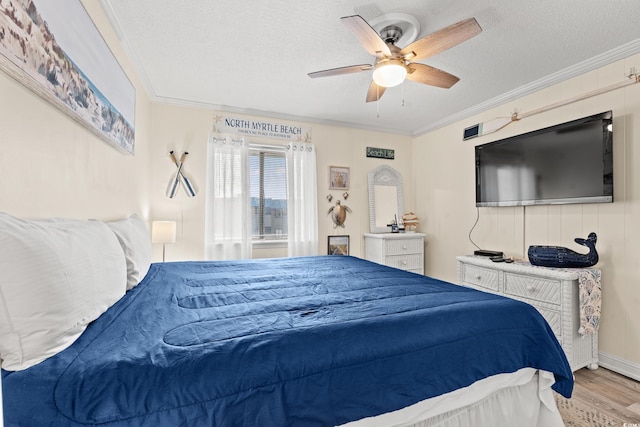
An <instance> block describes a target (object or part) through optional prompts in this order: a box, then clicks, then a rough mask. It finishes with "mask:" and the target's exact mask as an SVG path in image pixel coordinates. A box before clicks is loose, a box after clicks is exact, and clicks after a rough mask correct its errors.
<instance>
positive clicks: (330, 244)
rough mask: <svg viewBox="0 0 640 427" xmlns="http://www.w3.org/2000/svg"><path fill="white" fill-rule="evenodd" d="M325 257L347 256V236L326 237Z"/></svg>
mask: <svg viewBox="0 0 640 427" xmlns="http://www.w3.org/2000/svg"><path fill="white" fill-rule="evenodd" d="M327 255H349V236H348V235H344V236H328V238H327Z"/></svg>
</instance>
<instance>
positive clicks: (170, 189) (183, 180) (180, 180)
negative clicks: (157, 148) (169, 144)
mask: <svg viewBox="0 0 640 427" xmlns="http://www.w3.org/2000/svg"><path fill="white" fill-rule="evenodd" d="M188 155H189V153H188V152H187V151H185V152H184V153H182V156H180V161H178V160H177V159H176V156H175V154H173V151H169V158H170V159H171V161H172V162H173V164H174V165H176V167H177V168H178V170H177V171H176V174H175V175H174V177H173V178H171V180H169V185H168V186H167V192H166V194H167V197H168V198H170V199H173V198H174V197H175V196H176V193H177V192H178V187H180V186H182V188H184V191H185V193H187V196H188V197H193V196H195V195H196V193H197V190H196V187H195V186H194V185H193V184H192V183H191V180H190V179H189V178H187V177H186V176H185V174H184V161H185V160H186V158H187V156H188Z"/></svg>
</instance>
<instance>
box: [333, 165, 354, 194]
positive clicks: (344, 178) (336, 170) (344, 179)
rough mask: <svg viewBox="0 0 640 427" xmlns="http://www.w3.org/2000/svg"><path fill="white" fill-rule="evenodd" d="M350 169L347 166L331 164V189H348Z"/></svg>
mask: <svg viewBox="0 0 640 427" xmlns="http://www.w3.org/2000/svg"><path fill="white" fill-rule="evenodd" d="M350 182H351V173H350V169H349V168H348V167H346V166H329V190H348V189H349V184H350Z"/></svg>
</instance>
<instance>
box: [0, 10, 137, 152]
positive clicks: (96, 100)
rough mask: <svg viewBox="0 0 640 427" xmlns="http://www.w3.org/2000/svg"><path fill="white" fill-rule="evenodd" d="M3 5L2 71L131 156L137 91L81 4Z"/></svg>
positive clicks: (0, 29) (0, 22) (0, 19)
mask: <svg viewBox="0 0 640 427" xmlns="http://www.w3.org/2000/svg"><path fill="white" fill-rule="evenodd" d="M0 4H2V6H3V10H2V12H1V13H0V69H2V70H3V71H5V72H6V73H7V74H9V75H10V76H11V77H13V78H15V79H16V80H17V81H19V82H20V83H22V84H23V85H25V86H26V87H28V88H29V89H31V90H32V91H34V92H35V93H36V94H38V95H39V96H41V97H42V98H44V99H46V100H47V101H49V102H50V103H52V104H53V105H55V106H56V107H58V108H60V109H61V110H62V111H64V112H65V113H67V114H68V115H69V116H71V117H72V118H73V119H74V120H76V121H77V122H79V123H81V124H82V125H84V126H86V127H87V128H88V129H89V130H91V131H92V132H93V133H95V134H96V135H98V136H99V137H100V138H102V139H103V140H105V141H107V142H108V143H110V144H112V145H113V146H114V147H116V148H118V149H119V150H122V151H124V152H126V153H129V154H133V153H134V147H135V96H136V94H135V88H134V87H133V85H132V84H131V82H130V81H129V79H128V78H127V75H126V74H125V72H124V70H123V69H122V67H120V64H119V63H118V61H117V60H116V58H115V56H114V55H113V53H112V52H111V50H110V49H109V46H107V44H106V42H105V41H104V39H103V38H102V36H101V35H100V32H99V31H98V29H97V28H96V27H95V25H94V23H93V21H92V20H91V18H90V17H89V14H88V13H87V11H86V10H85V9H84V6H83V5H82V3H81V2H80V0H56V1H51V0H32V1H20V0H4V1H0Z"/></svg>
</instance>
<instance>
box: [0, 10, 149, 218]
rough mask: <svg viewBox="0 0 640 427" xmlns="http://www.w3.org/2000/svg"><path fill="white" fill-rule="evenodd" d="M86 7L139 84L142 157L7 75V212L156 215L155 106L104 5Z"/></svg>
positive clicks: (0, 106)
mask: <svg viewBox="0 0 640 427" xmlns="http://www.w3.org/2000/svg"><path fill="white" fill-rule="evenodd" d="M83 3H84V4H85V7H86V9H87V11H88V12H89V14H90V15H91V17H92V18H93V20H94V22H95V23H96V26H97V27H98V29H99V30H100V32H101V33H102V35H103V37H104V38H105V40H106V41H107V43H108V44H109V46H110V47H111V50H112V51H113V53H114V54H115V55H116V57H117V58H118V60H119V62H120V64H121V65H122V67H123V68H124V70H125V72H126V73H127V75H128V76H129V79H130V80H131V81H132V82H133V84H134V85H135V87H136V123H135V130H136V149H135V151H136V155H135V156H130V155H127V154H123V153H122V152H120V151H117V150H116V149H115V148H113V147H112V146H110V145H108V144H107V143H106V142H104V141H103V140H102V139H100V138H98V137H96V136H95V135H94V134H93V133H92V132H90V131H89V130H87V129H86V128H85V127H83V126H81V125H79V124H78V123H77V122H76V121H74V120H73V119H71V118H70V117H69V116H67V115H66V114H65V113H63V112H61V111H60V110H59V109H57V108H56V107H54V106H52V105H51V104H50V103H48V102H46V101H43V100H42V98H40V97H39V96H38V95H36V94H34V93H33V92H31V91H30V90H29V89H27V88H25V87H24V86H22V85H21V84H19V83H17V82H16V81H15V80H13V79H12V78H10V77H9V76H7V75H6V74H5V73H3V72H0V129H1V132H0V148H1V151H0V170H1V171H2V176H3V178H2V179H0V210H2V211H4V212H7V213H10V214H13V215H17V216H24V217H51V216H65V217H74V218H96V219H113V218H118V217H121V216H124V215H128V214H130V213H133V212H138V213H140V214H142V215H144V216H147V214H148V212H149V196H148V187H149V158H148V152H149V129H150V113H151V108H150V102H149V99H148V97H147V96H146V93H145V91H144V89H143V87H142V85H141V84H140V83H139V81H138V79H137V77H136V75H135V72H134V71H133V69H132V67H131V65H130V63H129V61H128V60H127V58H126V56H125V55H124V53H123V50H122V49H121V47H120V45H119V43H118V42H117V37H116V36H115V34H114V32H113V30H112V28H111V26H110V24H109V21H108V19H107V18H106V16H105V15H104V13H103V11H102V8H101V7H100V5H99V3H98V2H94V1H84V2H83Z"/></svg>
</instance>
